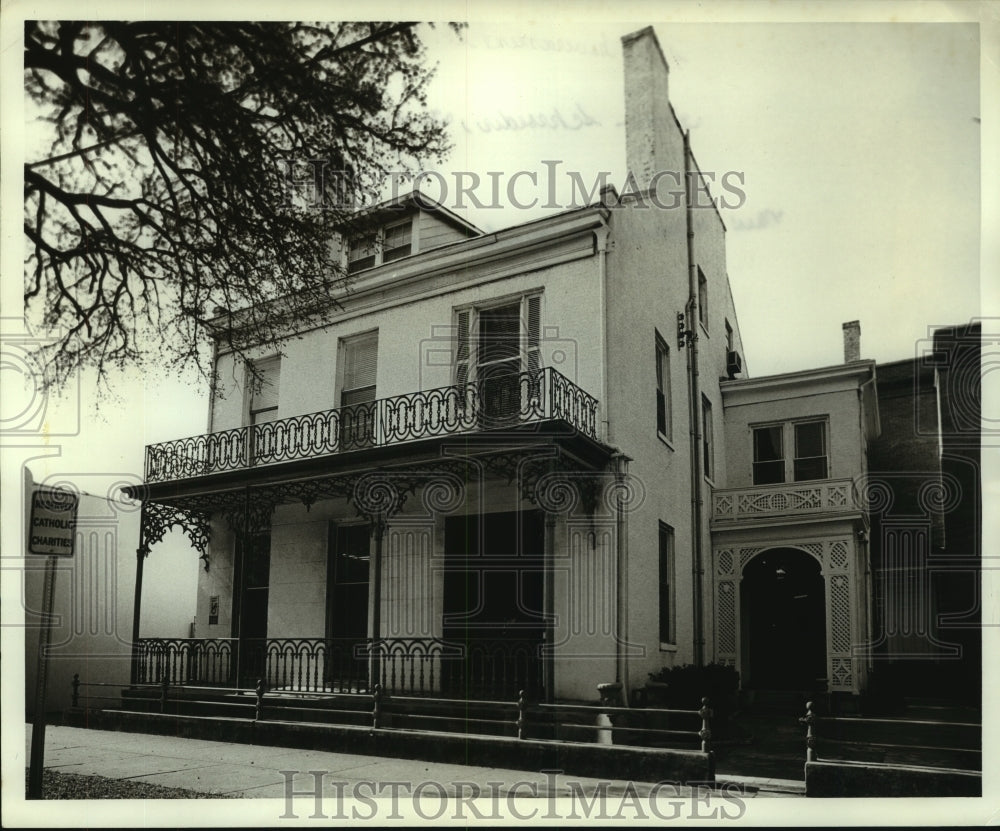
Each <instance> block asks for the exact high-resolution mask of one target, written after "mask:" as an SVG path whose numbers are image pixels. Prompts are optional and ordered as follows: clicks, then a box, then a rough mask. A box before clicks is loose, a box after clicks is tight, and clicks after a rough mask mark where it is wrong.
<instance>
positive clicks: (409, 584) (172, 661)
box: [132, 379, 627, 700]
mask: <svg viewBox="0 0 1000 831" xmlns="http://www.w3.org/2000/svg"><path fill="white" fill-rule="evenodd" d="M563 381H565V379H563ZM559 383H562V382H559ZM541 389H542V388H541V387H536V390H539V391H540V390H541ZM545 389H547V390H549V393H546V397H545V401H546V402H548V403H546V404H545V406H543V407H539V408H537V413H536V415H539V416H545V418H538V419H535V418H533V417H528V418H519V419H515V420H513V421H512V420H511V419H509V418H508V419H507V420H506V421H505V423H504V424H502V425H496V424H494V425H492V427H491V429H482V427H483V423H482V422H477V424H479V425H480V429H476V430H472V431H470V432H467V433H464V434H461V435H450V434H445V435H440V436H423V435H422V436H421V437H420V438H412V437H410V438H407V439H406V440H400V441H397V442H389V443H386V442H383V441H381V440H378V441H374V442H373V443H372V444H371V445H369V446H366V447H357V448H354V449H338V450H337V452H336V453H320V454H318V455H314V454H311V453H309V452H298V450H296V452H294V453H288V452H287V449H286V451H285V452H283V454H280V455H282V456H283V457H288V456H292V458H286V460H284V461H275V460H274V459H273V458H264V457H262V455H261V454H260V453H249V454H245V455H244V456H243V463H241V464H240V465H237V466H236V469H229V468H230V464H229V462H226V464H224V465H221V469H220V468H219V467H218V466H215V467H213V466H212V465H210V464H209V462H212V464H215V461H216V460H220V459H224V458H225V459H229V458H230V456H227V455H225V454H223V455H221V456H220V454H219V447H229V446H231V445H232V443H233V441H234V438H233V436H232V435H230V433H231V432H232V431H229V433H226V434H209V436H207V437H201V439H199V440H197V441H195V440H182V442H180V443H178V444H177V445H176V446H169V447H168V446H165V445H157V446H154V447H151V448H149V458H148V460H147V477H148V478H149V477H151V478H152V479H153V480H161V481H151V482H150V483H149V484H147V487H146V493H145V499H144V501H143V513H142V534H141V541H140V546H139V549H138V581H137V589H136V603H135V616H134V621H133V634H134V637H133V656H132V682H133V684H135V685H159V684H163V683H166V684H168V685H170V686H184V685H188V686H217V687H224V688H236V689H246V690H252V689H255V688H256V687H257V686H258V684H263V685H264V686H265V688H266V689H268V690H287V691H295V692H304V693H305V692H313V693H366V694H367V693H370V692H372V691H373V690H374V689H375V687H376V685H378V686H379V687H380V688H381V689H382V690H384V691H385V692H388V693H399V694H407V695H417V696H421V695H423V696H445V697H450V698H459V699H465V700H470V699H492V698H501V699H503V700H516V698H517V696H518V695H519V694H520V693H521V692H522V691H524V692H525V693H526V694H528V695H530V696H531V697H532V699H533V700H553V699H554V698H556V697H558V696H562V697H570V698H572V697H583V696H582V695H579V694H577V695H574V691H579V690H586V692H587V693H588V695H587V696H586V697H591V696H592V695H593V693H594V692H596V685H597V683H600V682H612V681H615V680H616V674H617V672H618V664H617V660H618V659H617V656H616V652H615V640H614V639H613V638H609V639H607V643H606V644H604V646H603V651H604V653H605V654H603V655H601V654H600V650H597V652H596V654H595V650H594V649H593V648H591V646H592V644H591V643H590V641H593V640H594V634H595V633H593V632H582V633H581V632H578V631H575V629H579V628H580V627H579V626H578V625H577V624H578V623H579V621H578V620H577V619H576V618H578V617H579V610H578V609H577V607H578V606H579V604H580V602H582V600H583V596H581V594H580V593H581V592H582V593H583V594H584V595H586V596H594V595H601V597H602V602H605V603H606V604H607V605H608V606H609V608H607V609H604V608H599V609H591V610H590V612H591V614H592V615H593V616H595V617H600V618H602V619H610V620H614V619H615V614H616V613H615V609H614V604H615V602H616V598H615V594H616V591H615V589H614V586H613V580H612V581H611V583H612V585H602V584H603V583H604V582H605V581H606V580H607V576H608V575H609V573H610V574H613V573H614V569H615V562H616V557H617V554H616V549H617V546H616V543H615V534H616V531H617V529H618V527H619V524H620V519H621V516H620V514H621V512H622V510H623V507H622V505H621V500H620V499H619V498H618V497H617V496H616V494H621V493H624V492H626V491H627V489H626V488H624V487H623V482H624V479H625V478H626V477H627V470H626V460H625V459H624V457H622V456H621V455H620V454H616V453H615V452H614V451H613V450H612V449H611V448H608V447H607V446H605V445H603V444H601V443H600V442H599V441H598V440H597V439H596V435H595V431H596V420H595V419H596V402H594V401H593V399H590V398H589V396H586V394H585V393H582V391H580V390H576V391H575V393H573V397H572V400H573V401H574V402H576V403H575V404H574V405H573V406H572V407H571V406H568V405H567V404H566V401H567V400H568V399H567V395H568V394H569V393H568V392H567V391H566V388H564V387H558V386H555V385H553V383H552V382H551V381H550V382H549V385H548V386H547V387H545ZM574 389H575V388H574ZM560 390H561V391H560ZM550 393H551V394H550ZM558 402H563V403H558ZM385 406H387V405H383V404H382V403H381V402H376V406H375V407H374V408H373V411H374V412H380V411H381V409H385ZM380 408H381V409H380ZM411 410H412V412H414V413H415V412H417V410H416V409H413V407H412V402H411ZM528 415H529V416H531V412H529V413H528ZM285 421H288V422H295V424H282V422H280V421H279V422H273V423H272V424H269V425H264V426H266V427H268V431H267V435H269V436H271V437H272V438H273V437H275V436H284V437H286V439H288V437H295V436H303V435H305V433H303V432H302V425H301V424H299V422H298V421H297V420H295V419H288V420H285ZM316 421H317V419H316V418H315V417H309V423H310V424H315V423H316ZM273 425H276V426H273ZM370 429H371V430H372V431H373V432H372V436H373V437H374V436H375V435H376V433H377V434H378V436H381V435H383V431H382V430H381V429H379V430H378V431H376V430H375V428H374V427H371V428H370ZM296 431H298V432H296ZM340 434H341V435H343V431H342V430H341V433H340ZM351 435H353V432H352V433H351ZM213 437H218V441H216V439H215V438H213ZM220 442H221V444H219V443H220ZM217 445H218V446H217ZM240 446H242V447H249V448H252V447H255V446H263V447H271V448H272V456H273V455H274V453H273V451H274V447H273V446H271V445H268V444H266V443H265V444H263V445H262V444H261V443H260V442H259V441H256V442H255V440H254V439H253V437H252V436H251V435H249V434H248V435H247V436H244V437H243V438H242V439H240ZM293 449H295V448H293ZM178 454H180V455H181V456H182V457H184V458H187V457H186V456H185V454H187V456H190V457H192V458H193V457H197V459H195V461H194V462H192V458H187V460H186V461H185V460H184V458H182V459H180V460H178ZM300 457H301V458H300ZM166 459H172V460H173V461H172V462H171V463H170V464H169V465H168V464H166V463H165V461H164V460H166ZM195 462H196V463H195ZM192 465H193V466H192ZM206 465H207V466H208V467H206ZM206 470H208V471H209V472H204V471H206ZM174 527H179V528H181V529H182V530H183V531H184V532H185V533H186V534H187V536H188V538H189V539H190V540H191V542H192V545H193V548H194V549H195V550H196V551H197V552H198V554H199V556H200V557H201V558H202V560H203V562H204V569H203V571H202V572H201V574H200V579H199V600H198V618H197V629H196V632H195V633H194V634H195V635H197V637H191V638H156V637H150V638H141V639H140V638H139V637H138V634H139V622H140V614H141V580H142V564H143V560H144V559H145V557H146V556H147V555H148V554H149V553H150V550H151V549H152V547H153V546H154V544H155V543H156V542H158V541H159V540H160V539H162V538H163V536H164V535H165V534H166V532H167V530H168V529H170V528H174ZM571 574H572V575H575V577H574V579H575V580H576V583H577V584H576V585H572V581H571V579H570V575H571ZM581 581H583V583H584V584H585V585H582V584H581ZM571 607H572V614H570V613H569V612H570V609H571ZM574 615H575V616H576V618H574V617H573V616H574ZM581 636H582V637H583V638H584V639H589V641H588V643H587V644H582V645H581V643H582V642H581ZM580 652H587V653H588V654H589V655H591V656H592V657H591V658H590V659H589V660H588V663H587V665H586V666H584V665H583V663H581V661H580V660H576V659H575V658H577V655H576V654H574V653H580Z"/></svg>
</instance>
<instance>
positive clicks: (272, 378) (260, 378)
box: [247, 357, 281, 424]
mask: <svg viewBox="0 0 1000 831" xmlns="http://www.w3.org/2000/svg"><path fill="white" fill-rule="evenodd" d="M247 383H248V385H249V387H250V423H251V424H262V423H263V422H265V421H274V420H275V419H276V418H277V417H278V392H279V389H280V384H281V358H280V357H274V358H267V359H266V360H261V361H255V362H254V364H253V366H252V367H248V369H247Z"/></svg>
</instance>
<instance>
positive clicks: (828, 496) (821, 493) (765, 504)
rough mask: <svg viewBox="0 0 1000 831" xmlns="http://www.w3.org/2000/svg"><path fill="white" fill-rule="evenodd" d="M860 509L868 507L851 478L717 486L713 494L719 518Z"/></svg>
mask: <svg viewBox="0 0 1000 831" xmlns="http://www.w3.org/2000/svg"><path fill="white" fill-rule="evenodd" d="M858 510H865V507H864V503H863V501H862V500H861V499H860V497H859V495H858V494H857V493H856V489H855V487H854V481H853V480H851V479H821V480H818V481H815V482H788V483H785V484H781V485H757V486H756V487H751V488H730V489H726V490H716V491H715V493H714V494H713V497H712V519H713V520H714V521H715V522H736V521H742V520H753V519H766V518H769V517H777V516H789V515H798V514H822V513H842V512H845V511H847V512H850V511H858Z"/></svg>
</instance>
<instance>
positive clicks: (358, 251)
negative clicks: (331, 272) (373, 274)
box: [347, 234, 378, 274]
mask: <svg viewBox="0 0 1000 831" xmlns="http://www.w3.org/2000/svg"><path fill="white" fill-rule="evenodd" d="M377 246H378V240H377V235H376V234H363V235H361V236H357V237H354V238H353V239H351V244H350V246H349V248H348V250H347V273H348V274H353V273H354V272H355V271H363V270H364V269H366V268H371V267H372V266H374V265H375V260H376V248H377Z"/></svg>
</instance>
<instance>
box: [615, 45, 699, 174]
mask: <svg viewBox="0 0 1000 831" xmlns="http://www.w3.org/2000/svg"><path fill="white" fill-rule="evenodd" d="M622 52H623V57H624V62H625V147H626V162H627V163H628V169H629V171H630V172H631V174H632V175H633V176H634V177H635V180H636V183H637V184H638V187H639V188H640V189H643V190H645V188H646V187H647V186H648V185H649V183H650V180H651V179H652V178H653V175H654V174H655V173H657V172H658V171H664V170H667V171H678V172H679V174H680V177H681V178H680V179H679V180H677V181H674V180H672V177H667V180H666V182H668V183H669V186H670V187H672V188H673V189H674V190H676V189H677V186H678V182H679V183H680V185H681V187H683V181H684V180H683V175H684V139H683V135H682V133H681V129H680V126H679V125H678V123H677V119H676V117H675V116H674V111H673V108H672V107H671V106H670V97H669V95H668V94H667V78H668V75H669V72H670V70H669V68H668V67H667V59H666V58H665V57H664V56H663V50H662V49H661V48H660V42H659V41H658V40H657V38H656V32H654V31H653V27H652V26H647V27H646V28H645V29H641V30H639V31H638V32H633V33H632V34H630V35H625V36H624V37H623V38H622Z"/></svg>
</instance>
